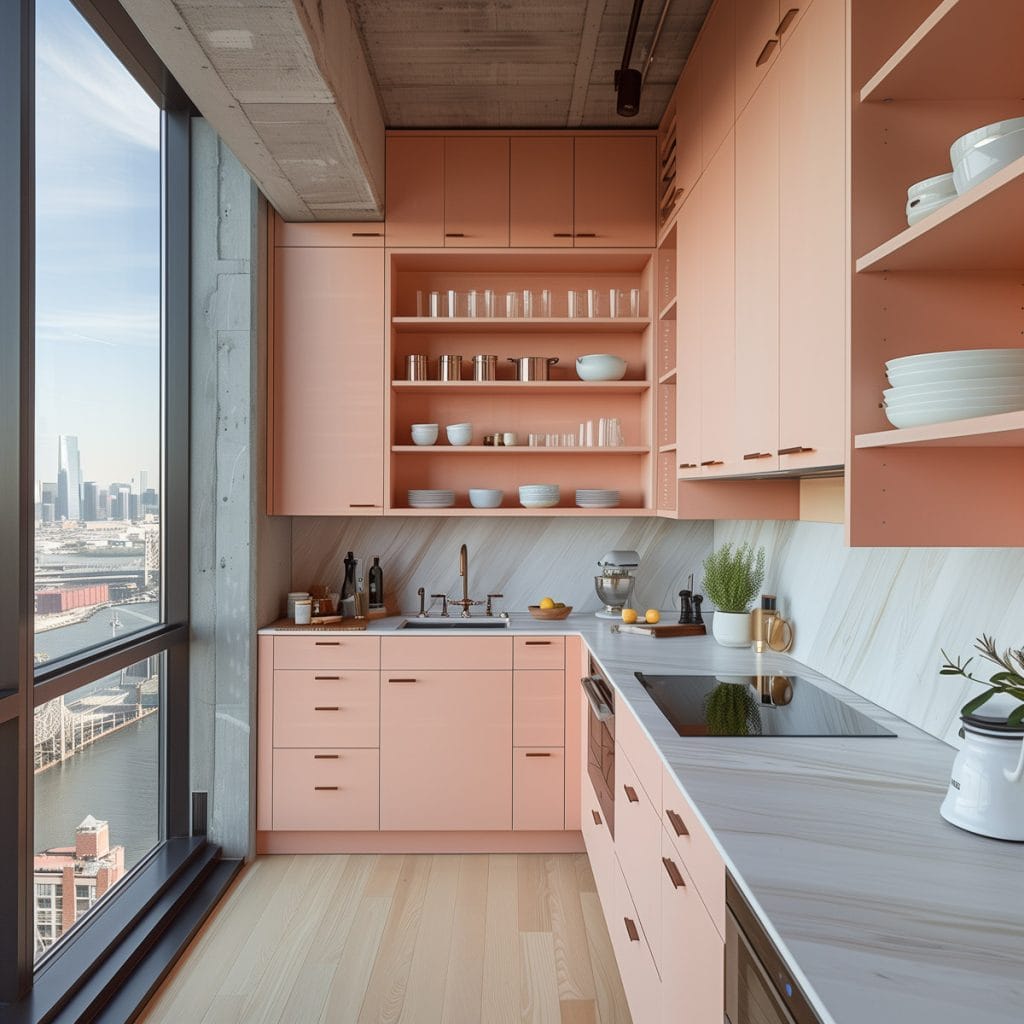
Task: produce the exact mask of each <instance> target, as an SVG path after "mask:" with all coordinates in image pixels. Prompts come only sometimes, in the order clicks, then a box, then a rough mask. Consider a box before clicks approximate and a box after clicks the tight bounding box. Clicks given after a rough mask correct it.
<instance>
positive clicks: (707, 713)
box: [704, 683, 761, 736]
mask: <svg viewBox="0 0 1024 1024" xmlns="http://www.w3.org/2000/svg"><path fill="white" fill-rule="evenodd" d="M704 717H705V720H706V721H707V723H708V733H709V735H711V736H760V735H761V709H760V707H759V706H758V703H757V699H756V698H755V697H754V694H753V693H752V692H751V689H750V687H749V686H747V685H746V684H745V683H721V684H719V685H718V686H716V687H715V688H714V689H713V690H712V691H711V692H710V693H709V694H708V695H707V697H705V698H704Z"/></svg>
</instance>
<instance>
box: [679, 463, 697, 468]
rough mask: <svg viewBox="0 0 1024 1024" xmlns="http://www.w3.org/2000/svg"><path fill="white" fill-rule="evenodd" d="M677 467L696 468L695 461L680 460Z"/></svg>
mask: <svg viewBox="0 0 1024 1024" xmlns="http://www.w3.org/2000/svg"><path fill="white" fill-rule="evenodd" d="M679 468H680V469H696V468H697V463H696V462H680V463H679Z"/></svg>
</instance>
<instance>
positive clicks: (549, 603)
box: [540, 597, 555, 611]
mask: <svg viewBox="0 0 1024 1024" xmlns="http://www.w3.org/2000/svg"><path fill="white" fill-rule="evenodd" d="M540 607H541V608H543V609H544V611H547V610H548V609H549V608H554V607H555V599H554V598H553V597H542V598H541V599H540Z"/></svg>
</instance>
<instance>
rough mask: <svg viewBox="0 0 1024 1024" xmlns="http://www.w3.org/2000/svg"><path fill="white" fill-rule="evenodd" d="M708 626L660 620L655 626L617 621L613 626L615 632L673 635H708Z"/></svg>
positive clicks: (642, 634) (659, 635) (641, 634)
mask: <svg viewBox="0 0 1024 1024" xmlns="http://www.w3.org/2000/svg"><path fill="white" fill-rule="evenodd" d="M707 631H708V629H707V626H705V625H700V626H692V625H688V624H684V623H680V622H659V623H656V624H655V625H653V626H650V625H647V624H646V623H643V622H637V623H634V624H632V625H627V624H626V623H624V622H622V623H617V624H616V625H614V626H612V632H613V633H636V634H638V635H639V636H653V637H672V636H706V635H707Z"/></svg>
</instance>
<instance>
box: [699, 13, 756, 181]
mask: <svg viewBox="0 0 1024 1024" xmlns="http://www.w3.org/2000/svg"><path fill="white" fill-rule="evenodd" d="M745 16H746V13H745V11H744V14H743V17H745ZM735 25H736V0H716V2H715V3H714V4H713V5H712V7H711V10H710V11H709V12H708V17H707V21H705V22H704V27H703V28H702V29H701V33H700V36H699V37H698V40H697V45H698V46H699V47H700V51H701V54H700V74H701V82H700V95H701V108H700V118H701V139H702V146H701V148H702V150H703V154H702V155H703V162H704V167H705V168H706V167H708V166H710V164H711V161H712V160H713V159H714V157H715V154H716V153H717V152H718V148H719V147H720V146H721V145H722V143H723V142H725V140H726V137H727V136H728V135H729V133H730V132H731V131H732V128H733V125H734V124H735V122H736V73H735V41H734V36H735Z"/></svg>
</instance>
